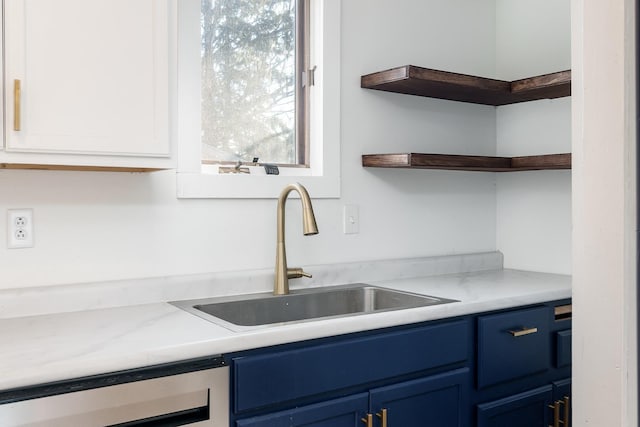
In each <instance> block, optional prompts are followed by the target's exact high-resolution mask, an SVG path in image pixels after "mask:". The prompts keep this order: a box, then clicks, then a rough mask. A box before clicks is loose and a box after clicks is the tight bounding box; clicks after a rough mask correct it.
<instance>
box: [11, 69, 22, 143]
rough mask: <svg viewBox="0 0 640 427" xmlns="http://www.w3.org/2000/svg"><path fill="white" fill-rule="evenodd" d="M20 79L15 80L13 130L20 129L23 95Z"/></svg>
mask: <svg viewBox="0 0 640 427" xmlns="http://www.w3.org/2000/svg"><path fill="white" fill-rule="evenodd" d="M21 92H22V88H21V84H20V80H18V79H15V80H14V81H13V130H14V131H16V132H18V131H20V127H21V126H20V125H21V123H20V108H21V106H20V99H21V97H22V93H21Z"/></svg>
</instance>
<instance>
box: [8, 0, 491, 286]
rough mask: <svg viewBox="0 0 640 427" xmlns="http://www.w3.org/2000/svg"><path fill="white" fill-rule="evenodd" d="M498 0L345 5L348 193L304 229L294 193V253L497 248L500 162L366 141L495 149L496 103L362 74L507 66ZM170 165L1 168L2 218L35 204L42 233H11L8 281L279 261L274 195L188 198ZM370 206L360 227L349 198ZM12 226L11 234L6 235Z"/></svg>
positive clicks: (369, 256)
mask: <svg viewBox="0 0 640 427" xmlns="http://www.w3.org/2000/svg"><path fill="white" fill-rule="evenodd" d="M495 19H496V15H495V3H494V0H480V1H478V0H428V1H427V0H403V2H402V6H401V7H399V6H398V4H396V3H394V2H389V1H388V0H346V1H343V15H342V38H343V39H342V123H341V126H342V131H341V133H342V199H341V200H317V201H315V202H314V205H315V209H316V214H317V219H318V225H319V227H320V234H319V235H318V236H314V237H307V238H304V237H302V235H301V233H300V232H299V230H300V218H299V206H297V203H295V202H292V203H288V204H287V210H288V211H289V215H288V224H287V230H288V236H287V241H288V243H287V245H288V250H289V263H290V264H291V265H298V264H299V265H309V264H324V263H333V262H343V261H356V260H375V259H382V258H402V257H417V256H428V255H438V254H454V253H468V252H478V251H491V250H495V249H496V193H495V177H494V175H493V174H478V173H469V172H446V171H445V172H439V171H387V170H364V169H363V168H362V167H361V166H360V155H361V154H362V153H365V152H372V153H374V152H394V151H405V150H413V151H432V152H442V153H468V152H471V153H475V154H492V153H494V152H495V140H496V126H495V112H494V110H493V109H492V108H491V107H483V106H474V105H466V104H462V103H454V102H448V101H437V100H431V99H420V98H415V97H409V96H402V95H393V94H387V93H382V92H373V91H367V90H363V89H360V88H359V77H360V75H361V74H363V73H368V72H373V71H378V70H380V69H383V68H388V67H394V66H398V65H404V64H415V65H421V66H429V67H433V68H442V69H445V70H454V71H459V72H464V73H472V74H480V75H492V74H493V73H494V72H495V63H496V62H495V36H496V34H495ZM175 194H176V189H175V176H174V173H173V172H171V171H166V172H158V173H153V174H115V173H82V172H45V171H7V170H4V171H0V218H1V217H4V215H5V212H6V209H8V208H22V207H31V208H34V209H35V236H36V245H35V248H32V249H21V250H8V249H5V248H4V246H5V245H4V244H0V260H1V264H2V266H3V268H2V275H1V278H0V288H16V287H30V286H39V285H54V284H60V283H74V282H84V281H93V280H110V279H122V278H136V277H146V276H162V275H177V274H190V273H200V272H211V271H228V270H244V269H256V268H269V267H271V266H272V265H273V262H274V256H275V255H274V252H275V214H276V208H275V204H276V203H275V200H177V199H176V197H175ZM344 204H358V205H359V206H360V219H361V224H360V234H358V235H344V234H343V233H342V206H343V205H344ZM5 233H6V230H5V227H3V226H0V242H4V241H5V240H6V235H5Z"/></svg>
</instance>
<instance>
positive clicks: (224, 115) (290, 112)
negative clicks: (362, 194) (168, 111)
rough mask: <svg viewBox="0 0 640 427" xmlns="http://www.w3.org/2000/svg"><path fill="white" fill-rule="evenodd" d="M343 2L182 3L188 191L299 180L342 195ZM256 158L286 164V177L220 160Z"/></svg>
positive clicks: (181, 101) (213, 193)
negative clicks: (227, 169)
mask: <svg viewBox="0 0 640 427" xmlns="http://www.w3.org/2000/svg"><path fill="white" fill-rule="evenodd" d="M340 7H341V6H340V2H339V1H338V0H182V1H181V2H179V24H178V25H179V39H178V58H177V59H178V69H177V71H178V102H177V105H178V111H177V116H178V120H177V123H178V126H177V131H178V132H177V135H176V136H177V139H178V196H179V197H184V198H209V197H219V198H275V197H278V195H279V192H280V190H281V189H282V188H283V187H284V185H286V184H289V183H291V182H294V181H298V182H300V183H302V184H303V185H305V186H306V187H307V188H308V190H309V192H310V194H311V196H312V197H316V198H317V197H339V192H340V181H339V179H340V176H339V175H340V146H339V142H340V90H339V88H340V65H339V58H340V31H339V29H340ZM198 23H199V24H200V25H198ZM194 24H195V25H194ZM201 29H202V31H201ZM309 64H313V65H314V68H315V70H316V71H315V73H313V74H314V78H313V81H314V85H313V86H311V85H309V84H308V80H309V79H310V75H309V72H308V70H309V68H310V67H309ZM255 157H258V158H259V159H260V160H259V161H260V162H261V163H263V162H264V163H276V164H279V165H280V175H278V176H274V175H266V173H265V171H264V169H263V168H262V167H259V166H252V167H250V169H251V174H249V175H245V174H220V173H218V165H219V164H220V163H223V164H224V163H234V164H235V163H236V162H237V161H241V162H251V161H252V159H253V158H255Z"/></svg>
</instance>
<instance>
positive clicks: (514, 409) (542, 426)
mask: <svg viewBox="0 0 640 427" xmlns="http://www.w3.org/2000/svg"><path fill="white" fill-rule="evenodd" d="M552 397H553V387H552V386H551V384H549V385H547V386H544V387H539V388H536V389H534V390H529V391H527V392H524V393H519V394H516V395H513V396H509V397H506V398H504V399H500V400H496V401H493V402H489V403H483V404H481V405H478V427H514V426H518V427H548V426H549V424H550V423H551V422H550V420H551V419H552V416H553V413H552V410H551V409H550V408H549V405H551V402H552Z"/></svg>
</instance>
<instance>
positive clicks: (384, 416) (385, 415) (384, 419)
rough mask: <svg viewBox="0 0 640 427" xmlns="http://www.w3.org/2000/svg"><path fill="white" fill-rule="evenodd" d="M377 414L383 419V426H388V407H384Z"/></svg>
mask: <svg viewBox="0 0 640 427" xmlns="http://www.w3.org/2000/svg"><path fill="white" fill-rule="evenodd" d="M376 415H377V416H378V418H380V420H381V421H382V426H381V427H387V410H386V409H382V410H381V411H380V412H378V413H377V414H376Z"/></svg>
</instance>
